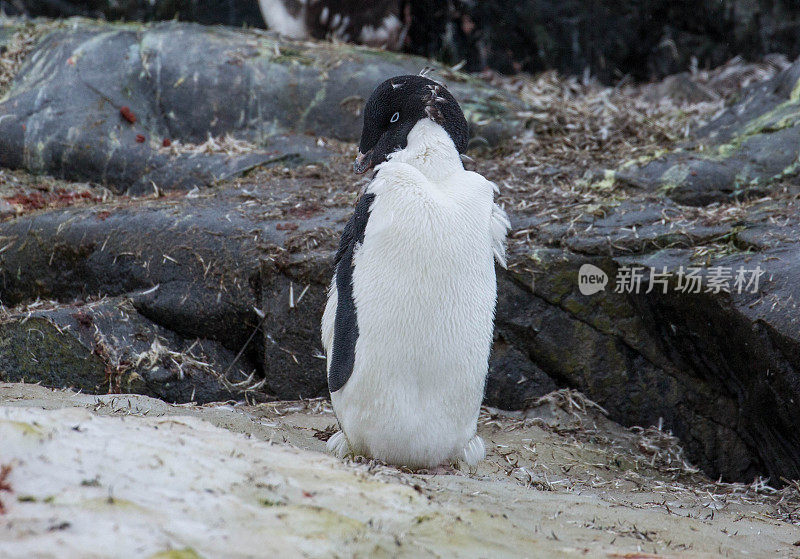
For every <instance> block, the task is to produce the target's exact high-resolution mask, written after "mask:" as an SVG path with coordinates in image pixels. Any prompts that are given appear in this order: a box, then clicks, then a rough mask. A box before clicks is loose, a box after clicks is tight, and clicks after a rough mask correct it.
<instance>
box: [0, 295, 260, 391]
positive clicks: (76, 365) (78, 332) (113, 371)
mask: <svg viewBox="0 0 800 559" xmlns="http://www.w3.org/2000/svg"><path fill="white" fill-rule="evenodd" d="M0 348H2V351H0V379H2V381H3V382H25V381H27V382H41V383H42V384H43V385H45V386H49V387H53V388H62V387H71V388H75V389H78V390H82V391H84V392H89V393H92V394H106V393H120V392H122V393H136V394H145V395H149V396H154V397H157V398H161V399H163V400H166V401H168V402H178V403H182V402H190V401H193V402H198V403H206V402H213V401H220V400H228V399H238V398H241V397H242V396H243V394H244V393H245V390H246V389H248V388H249V389H252V387H253V386H254V385H255V384H256V381H254V380H253V379H254V378H255V374H254V373H255V368H254V367H252V365H250V364H249V363H248V362H247V359H246V358H245V359H242V358H240V359H239V360H237V361H236V363H234V354H233V352H231V351H229V350H227V349H225V348H223V347H221V346H220V345H219V344H218V343H216V342H212V341H209V340H194V341H189V340H185V339H182V338H180V337H179V336H177V335H176V334H174V333H173V332H170V331H169V330H166V329H164V328H163V327H161V326H158V325H157V324H154V323H153V322H151V321H149V320H147V319H146V318H144V317H143V316H141V315H140V314H139V313H137V312H136V311H135V309H134V308H133V307H132V306H131V304H130V303H129V302H128V301H126V300H124V299H106V300H103V301H102V302H100V303H93V304H86V305H83V304H81V305H67V306H57V307H54V308H52V309H48V310H33V311H31V312H27V313H23V314H18V315H11V316H8V317H5V318H3V319H2V320H1V321H0ZM234 383H237V384H238V386H237V384H234ZM250 392H251V395H252V396H253V397H254V398H263V393H261V392H259V393H255V392H253V391H252V390H251V391H250Z"/></svg>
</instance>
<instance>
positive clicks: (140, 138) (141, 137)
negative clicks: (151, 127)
mask: <svg viewBox="0 0 800 559" xmlns="http://www.w3.org/2000/svg"><path fill="white" fill-rule="evenodd" d="M136 142H137V143H139V144H143V143H144V134H136Z"/></svg>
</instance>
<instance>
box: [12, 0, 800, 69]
mask: <svg viewBox="0 0 800 559" xmlns="http://www.w3.org/2000/svg"><path fill="white" fill-rule="evenodd" d="M0 10H2V11H4V12H5V13H6V14H8V15H29V16H45V17H50V18H63V17H70V16H84V17H91V18H105V19H108V20H126V21H157V20H170V19H178V20H180V21H193V22H198V23H201V24H205V25H210V24H223V25H229V26H235V27H241V26H247V27H255V28H264V27H268V28H270V29H273V30H275V31H278V32H280V33H282V34H285V35H288V36H292V37H295V38H304V37H307V38H315V39H326V38H337V39H340V40H343V41H353V42H356V43H362V44H369V45H372V46H383V47H385V48H388V49H391V50H397V51H402V52H408V53H413V54H419V55H423V56H426V57H430V58H435V59H438V60H440V61H442V62H445V63H447V64H451V65H454V64H463V68H464V69H465V70H467V71H470V72H477V71H483V70H494V71H497V72H501V73H504V74H513V73H516V72H520V71H524V72H532V73H533V72H540V71H543V70H550V69H553V70H558V71H559V72H562V73H565V74H582V73H584V72H587V73H589V74H591V75H592V76H595V77H597V78H598V79H599V80H600V81H601V82H603V83H606V84H614V83H617V82H618V81H619V80H622V79H625V78H626V77H629V78H631V79H634V80H637V81H647V80H657V79H660V78H663V77H664V76H666V75H669V74H675V73H678V72H682V71H686V70H689V69H691V68H700V69H708V68H712V67H715V66H719V65H721V64H723V63H725V62H727V61H728V60H730V59H731V58H733V57H735V56H741V57H743V58H744V59H745V60H755V59H759V58H760V57H762V56H764V55H766V54H769V53H782V54H783V55H785V56H787V57H789V58H794V57H796V56H797V55H798V54H800V4H798V3H797V2H793V1H791V0H747V1H742V0H681V1H677V2H675V1H670V0H645V1H633V0H630V1H625V0H613V1H612V0H605V1H599V0H589V1H585V2H584V1H575V0H519V1H517V0H487V1H477V0H475V1H460V0H397V1H386V0H378V1H375V2H358V1H355V0H352V1H348V0H330V1H326V0H309V1H302V0H261V1H260V5H259V3H257V2H256V1H245V0H207V1H203V0H110V1H104V0H94V1H88V2H78V1H71V0H1V1H0Z"/></svg>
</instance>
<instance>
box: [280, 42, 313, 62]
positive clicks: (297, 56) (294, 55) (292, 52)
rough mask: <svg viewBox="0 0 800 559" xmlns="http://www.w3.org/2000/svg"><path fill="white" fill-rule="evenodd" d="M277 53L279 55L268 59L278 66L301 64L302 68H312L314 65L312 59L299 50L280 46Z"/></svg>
mask: <svg viewBox="0 0 800 559" xmlns="http://www.w3.org/2000/svg"><path fill="white" fill-rule="evenodd" d="M279 51H280V54H279V55H277V56H273V57H272V58H271V59H270V60H271V61H272V62H276V63H278V64H301V65H303V66H312V65H313V64H314V59H313V58H312V57H310V56H308V55H307V54H306V53H305V52H304V51H301V50H300V49H296V48H292V47H286V46H280V47H279Z"/></svg>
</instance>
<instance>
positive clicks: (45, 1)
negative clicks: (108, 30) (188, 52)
mask: <svg viewBox="0 0 800 559" xmlns="http://www.w3.org/2000/svg"><path fill="white" fill-rule="evenodd" d="M10 3H11V5H12V6H14V7H15V9H16V13H25V14H27V15H30V16H44V17H51V18H64V17H72V16H83V17H91V18H96V17H104V18H107V19H121V20H125V21H158V20H170V19H177V20H180V21H193V22H197V23H202V24H204V25H213V24H222V25H230V26H233V27H241V26H243V25H246V26H248V27H264V22H263V20H262V18H261V12H260V11H259V9H258V3H257V2H255V1H254V2H231V1H230V0H202V1H201V0H157V1H150V0H122V1H118V0H91V1H84V2H78V1H74V0H10ZM9 15H10V14H9Z"/></svg>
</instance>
